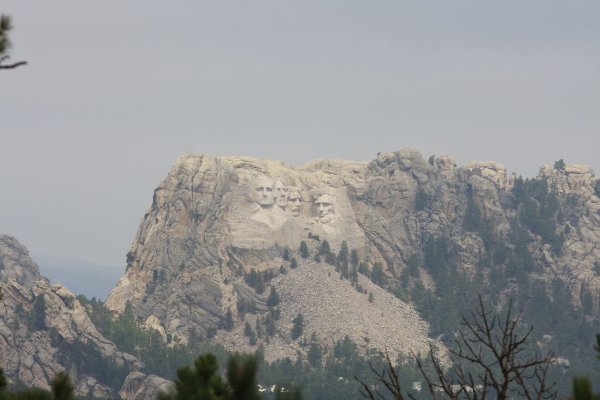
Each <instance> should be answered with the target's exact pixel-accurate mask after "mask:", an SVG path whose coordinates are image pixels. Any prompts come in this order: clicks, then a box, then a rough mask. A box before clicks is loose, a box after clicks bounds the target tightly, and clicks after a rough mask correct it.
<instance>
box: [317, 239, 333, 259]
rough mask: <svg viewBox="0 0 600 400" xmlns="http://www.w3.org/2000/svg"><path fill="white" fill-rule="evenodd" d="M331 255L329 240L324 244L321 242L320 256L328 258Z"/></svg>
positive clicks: (324, 241)
mask: <svg viewBox="0 0 600 400" xmlns="http://www.w3.org/2000/svg"><path fill="white" fill-rule="evenodd" d="M329 253H331V247H330V246H329V242H328V241H327V240H323V242H321V247H320V248H319V254H320V255H322V256H327V255H328V254H329Z"/></svg>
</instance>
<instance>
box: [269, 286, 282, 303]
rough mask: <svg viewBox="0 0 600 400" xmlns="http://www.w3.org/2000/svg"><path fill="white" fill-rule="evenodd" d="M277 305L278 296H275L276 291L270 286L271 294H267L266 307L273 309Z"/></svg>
mask: <svg viewBox="0 0 600 400" xmlns="http://www.w3.org/2000/svg"><path fill="white" fill-rule="evenodd" d="M277 304H279V294H277V290H276V289H275V287H274V286H271V293H269V298H268V299H267V305H268V306H269V307H275V306H276V305H277Z"/></svg>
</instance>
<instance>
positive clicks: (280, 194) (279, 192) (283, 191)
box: [275, 181, 288, 210]
mask: <svg viewBox="0 0 600 400" xmlns="http://www.w3.org/2000/svg"><path fill="white" fill-rule="evenodd" d="M287 203H288V187H287V186H285V184H284V183H283V182H281V181H277V182H275V204H277V205H278V206H279V207H281V208H283V209H284V210H285V208H286V207H287Z"/></svg>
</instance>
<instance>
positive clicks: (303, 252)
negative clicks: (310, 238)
mask: <svg viewBox="0 0 600 400" xmlns="http://www.w3.org/2000/svg"><path fill="white" fill-rule="evenodd" d="M300 256H301V257H302V258H308V257H309V256H310V254H309V253H308V245H307V244H306V242H305V241H304V240H303V241H301V242H300Z"/></svg>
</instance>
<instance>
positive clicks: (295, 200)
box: [288, 188, 302, 217]
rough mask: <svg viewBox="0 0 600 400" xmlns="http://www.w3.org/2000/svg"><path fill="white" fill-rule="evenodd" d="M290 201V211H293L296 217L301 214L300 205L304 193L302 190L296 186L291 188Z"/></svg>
mask: <svg viewBox="0 0 600 400" xmlns="http://www.w3.org/2000/svg"><path fill="white" fill-rule="evenodd" d="M288 201H289V204H290V213H292V215H293V216H294V217H298V216H300V205H301V204H302V194H301V193H300V191H299V190H298V189H296V188H293V189H292V190H290V195H289V197H288Z"/></svg>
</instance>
